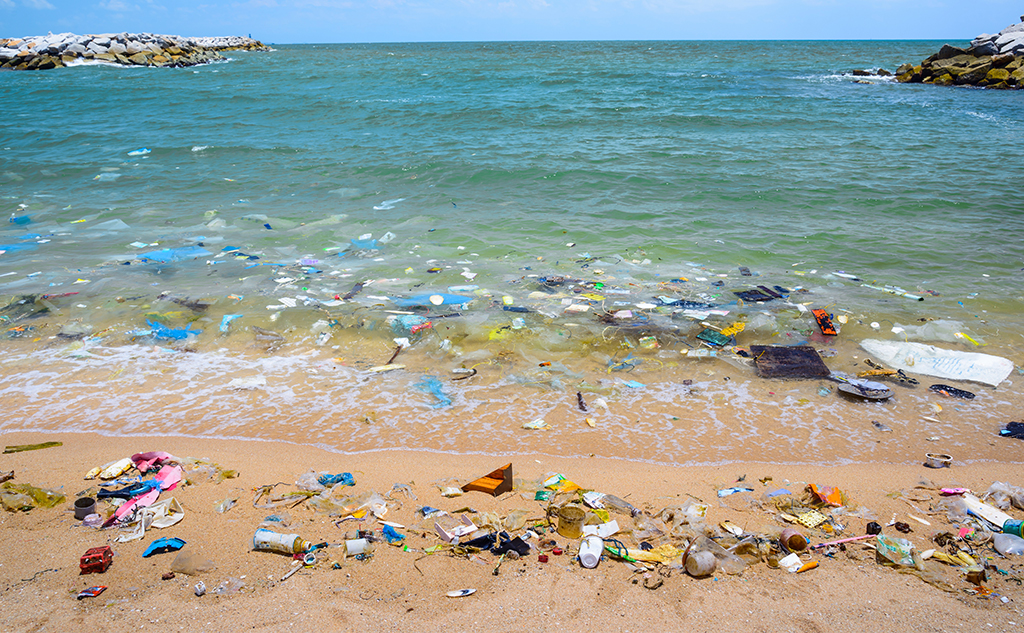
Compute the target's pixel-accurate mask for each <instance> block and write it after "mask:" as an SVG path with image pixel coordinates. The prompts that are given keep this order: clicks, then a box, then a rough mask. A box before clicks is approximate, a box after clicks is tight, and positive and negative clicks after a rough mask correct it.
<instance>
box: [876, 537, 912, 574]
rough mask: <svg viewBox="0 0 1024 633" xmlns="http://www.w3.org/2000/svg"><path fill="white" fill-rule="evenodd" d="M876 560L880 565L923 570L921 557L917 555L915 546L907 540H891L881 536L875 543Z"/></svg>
mask: <svg viewBox="0 0 1024 633" xmlns="http://www.w3.org/2000/svg"><path fill="white" fill-rule="evenodd" d="M875 552H876V554H877V555H876V559H877V560H878V562H879V563H886V562H888V563H891V564H893V565H896V566H898V567H916V568H917V569H922V564H921V559H920V556H918V555H916V554H917V552H916V550H914V544H913V543H911V542H910V541H908V540H907V539H905V538H891V537H888V536H886V535H884V534H879V535H878V536H877V537H876V541H875Z"/></svg>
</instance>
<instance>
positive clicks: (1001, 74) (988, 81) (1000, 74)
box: [982, 68, 1010, 86]
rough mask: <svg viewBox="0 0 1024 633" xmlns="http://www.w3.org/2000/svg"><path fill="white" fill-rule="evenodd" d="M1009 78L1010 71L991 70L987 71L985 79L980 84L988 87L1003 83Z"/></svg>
mask: <svg viewBox="0 0 1024 633" xmlns="http://www.w3.org/2000/svg"><path fill="white" fill-rule="evenodd" d="M1009 78H1010V71H1008V70H1006V69H1005V68H993V69H992V70H990V71H988V74H986V75H985V78H984V79H983V80H982V83H984V84H985V85H986V86H990V85H992V84H998V83H1005V82H1006V80H1007V79H1009Z"/></svg>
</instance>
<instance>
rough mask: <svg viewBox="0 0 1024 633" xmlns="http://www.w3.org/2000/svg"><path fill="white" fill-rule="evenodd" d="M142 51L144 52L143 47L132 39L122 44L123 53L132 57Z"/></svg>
mask: <svg viewBox="0 0 1024 633" xmlns="http://www.w3.org/2000/svg"><path fill="white" fill-rule="evenodd" d="M144 50H145V47H143V46H142V44H140V43H138V42H136V41H135V40H133V39H129V40H128V41H127V42H125V43H124V52H125V54H127V55H134V54H136V53H141V52H142V51H144Z"/></svg>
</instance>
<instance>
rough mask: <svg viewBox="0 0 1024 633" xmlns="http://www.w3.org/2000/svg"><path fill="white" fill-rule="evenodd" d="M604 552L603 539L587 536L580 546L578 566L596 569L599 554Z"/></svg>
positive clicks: (599, 557) (599, 560)
mask: <svg viewBox="0 0 1024 633" xmlns="http://www.w3.org/2000/svg"><path fill="white" fill-rule="evenodd" d="M602 551H604V539H602V538H601V537H600V536H588V537H587V538H585V539H583V543H582V544H580V565H583V566H584V567H586V568H587V569H593V568H595V567H597V564H598V563H599V562H601V552H602Z"/></svg>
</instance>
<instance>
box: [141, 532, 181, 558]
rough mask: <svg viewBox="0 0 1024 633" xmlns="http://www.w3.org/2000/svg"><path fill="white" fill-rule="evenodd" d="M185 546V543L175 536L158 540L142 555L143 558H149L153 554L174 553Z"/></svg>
mask: <svg viewBox="0 0 1024 633" xmlns="http://www.w3.org/2000/svg"><path fill="white" fill-rule="evenodd" d="M184 546H185V541H183V540H181V539H180V538H178V537H176V536H172V537H164V538H158V539H157V540H155V541H153V542H152V543H150V544H149V547H147V548H146V551H145V552H143V553H142V557H143V558H149V557H150V556H152V555H153V554H164V553H166V552H175V551H177V550H179V549H181V548H182V547H184Z"/></svg>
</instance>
